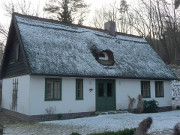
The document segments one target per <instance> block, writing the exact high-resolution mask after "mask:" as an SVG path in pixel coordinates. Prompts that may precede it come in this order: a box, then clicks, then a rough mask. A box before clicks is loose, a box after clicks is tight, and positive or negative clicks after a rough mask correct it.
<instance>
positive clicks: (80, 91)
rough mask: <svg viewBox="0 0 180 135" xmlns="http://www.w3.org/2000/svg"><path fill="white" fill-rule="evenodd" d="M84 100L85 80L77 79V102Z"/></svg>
mask: <svg viewBox="0 0 180 135" xmlns="http://www.w3.org/2000/svg"><path fill="white" fill-rule="evenodd" d="M82 99H83V79H76V100H82Z"/></svg>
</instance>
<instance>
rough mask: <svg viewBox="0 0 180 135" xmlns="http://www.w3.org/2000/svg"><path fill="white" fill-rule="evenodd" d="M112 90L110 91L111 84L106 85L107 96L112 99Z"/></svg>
mask: <svg viewBox="0 0 180 135" xmlns="http://www.w3.org/2000/svg"><path fill="white" fill-rule="evenodd" d="M112 92H113V90H112V83H107V96H108V97H112V95H113V93H112Z"/></svg>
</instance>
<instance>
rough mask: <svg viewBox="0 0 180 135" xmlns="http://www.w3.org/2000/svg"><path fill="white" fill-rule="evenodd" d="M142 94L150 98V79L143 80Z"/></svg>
mask: <svg viewBox="0 0 180 135" xmlns="http://www.w3.org/2000/svg"><path fill="white" fill-rule="evenodd" d="M141 95H142V96H143V98H150V97H151V95H150V81H142V82H141Z"/></svg>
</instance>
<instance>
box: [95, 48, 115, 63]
mask: <svg viewBox="0 0 180 135" xmlns="http://www.w3.org/2000/svg"><path fill="white" fill-rule="evenodd" d="M97 61H98V62H99V63H100V64H102V65H104V66H113V65H114V56H113V53H112V52H111V51H110V50H104V51H101V52H100V53H99V54H98V58H97Z"/></svg>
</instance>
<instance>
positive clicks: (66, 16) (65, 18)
mask: <svg viewBox="0 0 180 135" xmlns="http://www.w3.org/2000/svg"><path fill="white" fill-rule="evenodd" d="M68 4H69V0H64V1H63V3H62V9H63V10H62V12H60V13H59V14H58V16H57V18H58V20H60V21H61V22H64V23H72V18H71V11H70V10H69V9H68Z"/></svg>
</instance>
